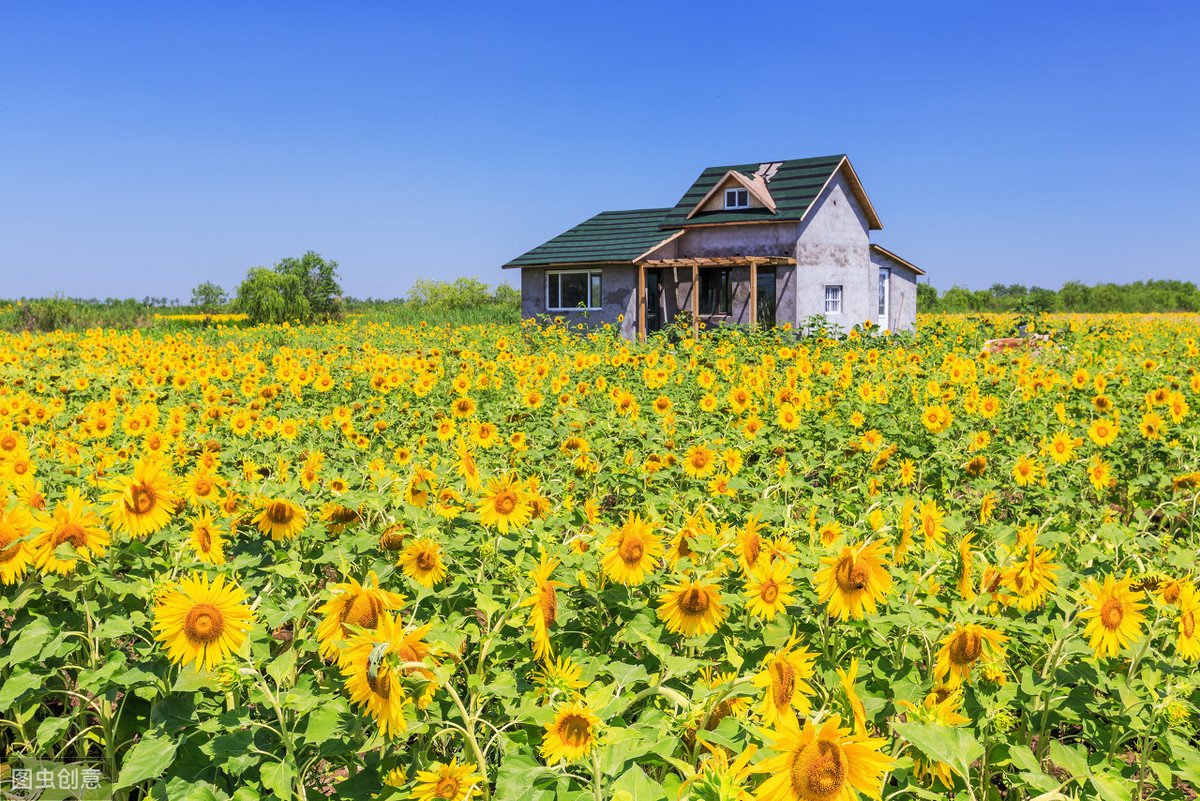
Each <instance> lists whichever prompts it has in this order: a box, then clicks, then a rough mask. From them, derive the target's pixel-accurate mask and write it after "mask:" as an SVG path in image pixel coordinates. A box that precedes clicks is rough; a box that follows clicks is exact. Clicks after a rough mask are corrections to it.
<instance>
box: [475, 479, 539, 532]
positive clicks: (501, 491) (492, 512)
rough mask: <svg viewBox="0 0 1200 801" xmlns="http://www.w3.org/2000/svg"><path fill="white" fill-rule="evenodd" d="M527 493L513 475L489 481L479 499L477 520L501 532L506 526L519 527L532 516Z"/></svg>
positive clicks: (506, 529)
mask: <svg viewBox="0 0 1200 801" xmlns="http://www.w3.org/2000/svg"><path fill="white" fill-rule="evenodd" d="M529 501H530V498H529V493H528V492H527V491H526V489H525V485H524V483H523V482H521V481H518V480H517V477H516V476H514V475H509V476H505V477H504V478H503V479H501V480H499V481H489V482H488V486H487V491H486V492H485V493H484V494H483V497H482V498H481V499H480V501H479V522H481V523H483V525H485V526H495V527H496V528H497V529H499V530H500V532H501V533H502V534H507V533H508V527H509V526H513V527H514V528H520V527H521V526H524V525H525V524H526V523H528V522H529V520H530V518H531V517H533V507H532V505H531V504H530V502H529Z"/></svg>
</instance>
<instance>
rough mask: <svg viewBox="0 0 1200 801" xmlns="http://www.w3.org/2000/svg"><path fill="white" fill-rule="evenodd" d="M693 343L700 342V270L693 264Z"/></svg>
mask: <svg viewBox="0 0 1200 801" xmlns="http://www.w3.org/2000/svg"><path fill="white" fill-rule="evenodd" d="M692 341H693V342H699V341H700V268H699V267H698V266H696V265H695V264H692Z"/></svg>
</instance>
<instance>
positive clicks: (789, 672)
mask: <svg viewBox="0 0 1200 801" xmlns="http://www.w3.org/2000/svg"><path fill="white" fill-rule="evenodd" d="M769 670H770V675H771V699H772V700H773V701H774V702H775V706H776V707H777V708H782V707H785V706H787V705H788V704H790V703H791V702H792V695H793V694H794V693H795V692H796V670H795V669H794V668H793V667H792V666H791V664H789V663H788V661H787V660H786V659H776V660H775V661H773V662H772V663H771V667H770V668H769Z"/></svg>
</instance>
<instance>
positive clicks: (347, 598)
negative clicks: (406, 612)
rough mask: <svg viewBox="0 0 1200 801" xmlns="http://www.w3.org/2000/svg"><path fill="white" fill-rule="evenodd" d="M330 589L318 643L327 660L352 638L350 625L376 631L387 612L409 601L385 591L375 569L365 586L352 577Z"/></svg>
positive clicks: (322, 607) (323, 612)
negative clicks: (340, 642) (382, 616)
mask: <svg viewBox="0 0 1200 801" xmlns="http://www.w3.org/2000/svg"><path fill="white" fill-rule="evenodd" d="M329 590H330V592H332V593H333V597H332V598H330V599H329V600H328V601H326V602H325V603H324V604H323V605H322V606H321V608H320V609H318V610H317V611H318V612H319V613H320V614H322V615H324V617H323V618H322V619H321V622H320V624H318V625H317V642H319V643H320V651H321V656H323V657H325V658H326V659H334V658H336V657H338V656H339V655H340V651H339V649H338V642H339V641H344V640H349V639H350V637H351V636H352V635H353V632H352V631H351V629H350V628H349V627H350V626H357V627H358V628H360V629H364V630H366V631H374V630H375V628H376V627H377V626H378V625H379V618H380V616H381V615H382V614H383V613H384V612H386V611H389V610H392V609H399V608H400V607H402V606H404V602H405V600H407V599H406V598H405V597H404V596H403V595H399V594H397V593H394V592H388V591H387V590H385V589H383V588H381V587H380V586H379V577H378V576H376V575H375V571H374V570H372V571H370V572H369V573H367V579H366V581H365V582H364V583H362V584H359V583H358V581H356V580H355V579H353V578H349V579H348V580H347V581H346V582H345V583H343V584H334V585H333V586H332V587H330V588H329Z"/></svg>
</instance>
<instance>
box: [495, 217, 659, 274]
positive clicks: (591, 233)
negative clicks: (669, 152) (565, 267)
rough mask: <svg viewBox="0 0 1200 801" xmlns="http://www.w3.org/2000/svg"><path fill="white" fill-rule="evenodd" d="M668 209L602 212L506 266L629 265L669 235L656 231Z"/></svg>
mask: <svg viewBox="0 0 1200 801" xmlns="http://www.w3.org/2000/svg"><path fill="white" fill-rule="evenodd" d="M668 211H670V209H634V210H632V211H605V212H601V213H600V214H597V215H596V216H595V217H593V218H591V219H590V220H587V221H585V222H581V223H580V224H579V225H577V226H575V227H574V228H572V229H571V230H569V231H567V232H566V233H562V234H559V235H558V236H556V237H554V238H553V239H551V240H550V241H549V242H547V243H545V244H543V245H538V246H537V247H536V248H534V249H533V250H531V251H529V252H528V253H525V254H523V255H521V256H518V257H517V258H515V259H513V260H512V261H510V262H508V263H507V264H505V265H504V266H505V267H527V266H533V265H542V264H591V263H599V262H631V261H633V260H634V259H636V258H637V257H638V256H640V255H642V254H643V253H645V252H646V251H647V250H649V249H650V248H652V247H654V246H655V245H657V244H658V243H659V242H661V241H663V240H664V239H666V238H667V237H668V236H670V235H671V232H670V231H664V230H662V228H660V227H659V224H660V223H661V222H662V218H663V215H664V214H666V213H667V212H668Z"/></svg>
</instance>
